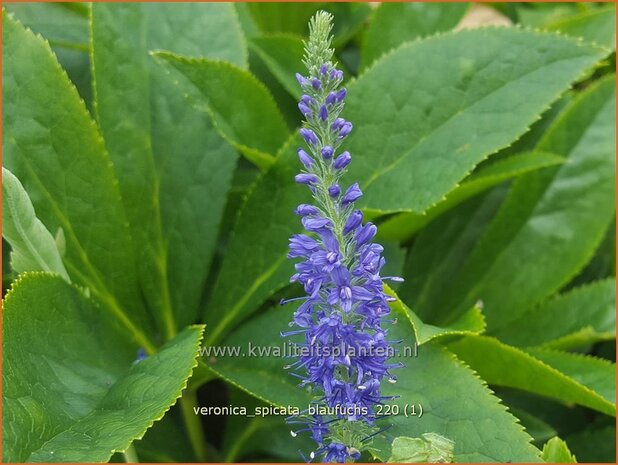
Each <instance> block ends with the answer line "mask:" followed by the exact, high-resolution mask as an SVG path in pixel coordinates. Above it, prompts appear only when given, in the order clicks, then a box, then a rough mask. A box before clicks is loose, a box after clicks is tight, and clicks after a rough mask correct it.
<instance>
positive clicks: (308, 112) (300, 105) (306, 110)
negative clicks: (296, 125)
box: [298, 102, 311, 118]
mask: <svg viewBox="0 0 618 465" xmlns="http://www.w3.org/2000/svg"><path fill="white" fill-rule="evenodd" d="M298 109H299V110H300V112H301V113H302V115H303V116H304V117H306V118H308V117H310V116H311V108H309V107H308V106H307V105H305V104H304V103H303V102H298Z"/></svg>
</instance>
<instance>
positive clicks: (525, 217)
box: [414, 76, 615, 332]
mask: <svg viewBox="0 0 618 465" xmlns="http://www.w3.org/2000/svg"><path fill="white" fill-rule="evenodd" d="M614 115H615V99H614V77H613V76H609V77H608V78H605V79H604V80H602V81H601V82H599V83H598V84H596V85H593V86H591V87H590V88H589V89H588V90H586V91H585V92H583V93H582V94H580V95H579V96H578V97H577V98H575V99H574V100H573V102H572V103H571V104H570V105H569V106H568V107H567V109H566V110H565V112H564V113H563V114H562V115H561V116H560V117H558V118H557V120H556V121H555V122H554V124H553V125H552V126H551V127H550V128H549V130H548V131H547V133H546V134H545V136H544V137H543V138H542V139H541V141H540V142H539V144H538V147H537V148H538V149H539V150H548V151H551V152H554V153H559V154H562V155H565V156H566V158H567V161H566V162H565V163H564V164H562V165H561V166H560V167H558V168H552V169H545V170H541V171H536V172H534V173H531V174H528V175H525V176H522V177H519V178H518V179H517V181H515V183H514V184H513V186H512V188H511V190H510V192H509V195H508V197H507V199H506V201H505V202H504V203H503V204H502V206H501V208H500V211H499V212H498V214H497V215H496V216H495V218H494V219H493V221H492V223H491V225H490V226H489V227H488V228H487V230H486V231H485V233H484V234H483V236H482V237H481V238H480V239H477V241H476V245H475V247H474V248H473V250H472V252H471V253H470V255H469V256H468V258H467V260H466V262H465V264H464V265H463V266H461V267H460V269H459V271H458V273H457V274H455V275H451V276H450V278H449V279H451V280H452V281H451V282H452V285H450V289H449V292H448V293H442V294H435V297H434V298H433V299H431V301H424V302H422V306H424V307H426V308H424V309H423V310H424V311H427V312H429V311H431V312H434V313H435V314H437V315H439V316H440V320H442V321H448V318H449V317H452V316H453V315H456V314H457V313H458V312H461V311H464V310H467V309H468V308H469V306H470V305H471V304H472V303H474V302H476V301H477V300H479V299H480V300H482V301H483V303H484V312H485V316H486V318H487V325H488V328H489V332H491V331H495V330H498V329H500V328H504V327H506V326H508V324H510V323H511V322H512V321H514V320H515V319H517V318H518V317H519V316H520V315H521V314H522V313H524V312H525V311H526V310H527V309H528V308H529V307H530V306H532V305H534V304H535V303H537V302H540V301H542V300H543V299H545V298H547V297H548V296H550V295H552V294H553V293H555V292H556V291H557V290H558V289H560V288H561V287H562V286H564V285H565V284H567V283H568V282H569V281H570V280H571V279H572V278H573V277H574V276H575V275H576V274H577V273H578V272H579V271H580V270H581V269H582V268H583V266H584V265H585V264H586V262H587V261H588V260H589V259H590V258H591V256H592V255H593V253H594V251H595V250H596V248H597V247H598V245H599V244H600V242H601V241H602V239H603V235H604V233H605V231H606V229H607V227H608V226H609V224H610V222H611V220H612V219H613V217H614V211H615V201H614V196H615V189H614V183H615V176H614V172H615V149H614V138H615V117H614ZM419 306H421V305H420V304H419V303H418V302H417V303H416V304H415V305H414V308H415V309H418V307H419ZM420 314H421V315H423V314H424V313H423V312H420Z"/></svg>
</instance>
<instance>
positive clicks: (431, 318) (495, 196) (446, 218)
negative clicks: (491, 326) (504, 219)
mask: <svg viewBox="0 0 618 465" xmlns="http://www.w3.org/2000/svg"><path fill="white" fill-rule="evenodd" d="M505 194H506V186H504V185H502V186H498V187H496V188H494V189H492V190H490V191H489V192H488V193H487V194H481V195H480V196H477V197H474V198H472V199H469V200H468V201H466V202H464V203H462V204H461V205H460V206H459V207H458V208H455V209H452V210H450V211H448V212H446V213H445V214H444V215H442V216H440V217H439V218H437V219H436V220H435V221H433V222H432V223H430V224H429V225H427V226H426V227H425V228H424V229H422V230H421V231H420V233H419V234H418V235H417V236H416V238H415V240H414V243H413V244H412V246H411V247H410V249H409V251H408V257H407V260H406V266H405V268H404V273H403V277H404V279H405V281H404V282H403V283H402V284H401V285H400V287H399V289H398V291H397V294H398V296H399V297H400V298H401V299H402V300H403V301H404V302H406V303H407V304H408V305H409V306H410V307H412V308H414V311H415V313H416V314H417V315H419V316H420V317H421V318H422V320H423V321H425V322H431V323H437V322H439V321H440V320H441V319H442V321H444V318H443V315H442V313H441V312H437V311H436V309H435V308H434V307H433V305H432V302H434V301H435V300H438V299H440V298H442V294H443V293H444V292H445V289H450V288H451V286H452V282H453V279H455V277H456V276H457V273H458V272H459V270H460V269H461V267H462V266H463V264H464V263H465V261H466V259H467V257H468V256H469V254H470V251H471V250H472V248H473V247H474V245H475V244H476V243H477V241H478V240H479V237H480V236H481V235H482V233H483V232H484V231H485V228H486V227H487V225H488V224H489V222H490V221H491V219H492V218H493V216H494V215H495V213H496V211H497V210H498V208H499V207H500V205H501V203H502V201H503V199H504V196H505ZM441 317H442V318H441Z"/></svg>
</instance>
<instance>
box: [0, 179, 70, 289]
mask: <svg viewBox="0 0 618 465" xmlns="http://www.w3.org/2000/svg"><path fill="white" fill-rule="evenodd" d="M2 226H3V227H2V237H4V238H5V239H6V240H7V241H8V242H9V244H11V268H12V269H13V270H14V271H16V272H17V273H22V272H24V271H49V272H52V273H58V274H59V275H61V276H62V277H63V278H65V279H66V280H67V281H68V280H69V275H68V274H67V271H66V269H65V268H64V265H63V264H62V258H61V257H60V252H59V251H58V247H57V246H56V241H55V240H54V238H53V236H52V235H51V233H50V232H49V231H48V230H47V228H46V227H45V225H44V224H43V223H41V220H39V219H38V218H37V217H36V213H35V212H34V207H33V206H32V202H31V201H30V198H29V197H28V193H27V192H26V191H25V190H24V187H23V186H22V185H21V183H20V182H19V179H17V178H16V177H15V176H14V175H13V173H11V172H10V171H9V170H7V169H6V168H4V167H3V168H2Z"/></svg>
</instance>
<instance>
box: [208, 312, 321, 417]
mask: <svg viewBox="0 0 618 465" xmlns="http://www.w3.org/2000/svg"><path fill="white" fill-rule="evenodd" d="M284 309H285V310H284ZM290 320H291V315H290V312H289V311H288V309H287V307H283V308H277V309H275V310H272V311H270V312H267V313H266V314H264V315H261V316H259V317H257V318H255V319H252V320H250V321H248V322H247V323H245V324H243V325H242V326H241V327H240V328H238V329H237V330H236V331H234V332H233V333H232V334H230V335H229V336H228V337H226V338H225V340H224V341H223V342H222V343H221V344H220V345H217V346H212V345H209V344H208V342H205V344H204V348H203V350H204V354H203V361H204V362H205V363H206V364H207V366H208V367H209V368H210V369H211V370H212V371H214V372H215V373H217V374H218V375H219V376H221V377H222V378H223V379H224V380H226V381H227V382H229V383H231V384H233V385H235V386H236V387H238V388H240V389H242V390H243V391H245V392H247V393H249V394H251V395H252V396H254V397H256V398H258V399H260V400H262V401H263V402H266V403H268V404H273V405H278V406H281V407H284V406H292V407H294V406H295V407H299V408H301V407H302V408H307V406H308V405H309V402H311V400H312V399H313V397H312V395H311V394H310V393H309V392H308V391H307V390H306V389H301V388H299V387H298V380H297V379H296V378H294V377H292V376H290V374H289V372H288V371H287V370H285V369H284V366H285V365H286V364H288V363H289V359H288V358H285V355H290V346H289V340H288V339H284V338H282V337H281V335H280V332H281V331H286V330H289V326H288V321H290ZM225 347H230V348H234V350H238V353H237V354H223V355H219V354H217V353H216V352H214V350H215V349H216V348H219V349H221V348H225ZM286 347H287V349H286ZM236 348H238V349H236ZM209 350H212V352H209ZM252 350H254V351H252ZM258 350H261V351H262V352H257V351H258ZM285 350H287V353H285V352H284V351H285ZM281 421H284V420H283V418H281Z"/></svg>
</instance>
